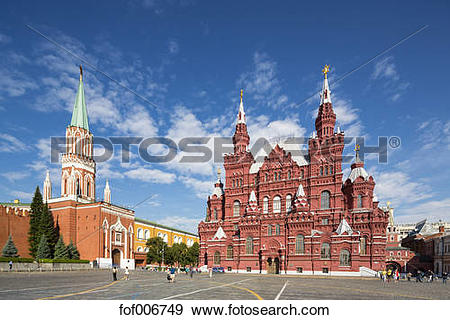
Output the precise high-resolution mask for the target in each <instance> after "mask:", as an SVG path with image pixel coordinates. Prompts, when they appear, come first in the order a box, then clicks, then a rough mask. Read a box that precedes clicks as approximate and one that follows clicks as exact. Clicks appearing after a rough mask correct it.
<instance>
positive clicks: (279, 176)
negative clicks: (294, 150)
mask: <svg viewBox="0 0 450 320" xmlns="http://www.w3.org/2000/svg"><path fill="white" fill-rule="evenodd" d="M278 180H281V171H280V172H278Z"/></svg>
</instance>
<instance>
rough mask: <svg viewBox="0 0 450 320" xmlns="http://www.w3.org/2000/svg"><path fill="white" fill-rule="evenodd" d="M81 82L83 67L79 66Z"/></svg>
mask: <svg viewBox="0 0 450 320" xmlns="http://www.w3.org/2000/svg"><path fill="white" fill-rule="evenodd" d="M82 80H83V67H82V66H81V64H80V81H82Z"/></svg>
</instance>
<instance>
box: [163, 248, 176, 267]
mask: <svg viewBox="0 0 450 320" xmlns="http://www.w3.org/2000/svg"><path fill="white" fill-rule="evenodd" d="M164 264H165V265H167V266H173V265H174V264H175V250H173V247H169V246H166V248H165V251H164Z"/></svg>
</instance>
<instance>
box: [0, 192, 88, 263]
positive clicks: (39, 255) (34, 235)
mask: <svg viewBox="0 0 450 320" xmlns="http://www.w3.org/2000/svg"><path fill="white" fill-rule="evenodd" d="M29 224H30V228H29V230H28V244H29V252H30V255H31V256H32V257H33V258H34V259H35V260H41V259H72V260H79V259H80V253H79V252H78V249H77V247H76V246H75V245H74V244H73V242H72V240H71V241H70V243H69V244H68V245H67V246H66V244H65V243H64V239H63V237H62V235H60V234H59V224H58V221H57V222H56V224H55V220H54V219H53V214H52V213H51V211H50V210H49V208H48V205H47V203H44V201H43V200H42V194H41V191H40V190H39V187H36V191H35V193H34V196H33V200H32V201H31V206H30V220H29ZM2 256H4V257H18V256H19V255H18V254H17V248H16V246H15V245H14V242H13V239H12V237H11V235H10V236H9V237H8V240H7V241H6V244H5V246H4V247H3V250H2Z"/></svg>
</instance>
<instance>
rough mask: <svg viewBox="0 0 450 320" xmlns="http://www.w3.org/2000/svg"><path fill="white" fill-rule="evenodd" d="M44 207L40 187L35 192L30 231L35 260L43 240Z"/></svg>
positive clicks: (30, 249) (31, 248)
mask: <svg viewBox="0 0 450 320" xmlns="http://www.w3.org/2000/svg"><path fill="white" fill-rule="evenodd" d="M43 207H44V203H43V201H42V195H41V191H40V190H39V186H37V187H36V191H35V192H34V196H33V201H32V202H31V211H30V222H29V224H30V229H29V231H28V243H29V246H30V247H29V251H30V255H31V256H32V257H33V258H36V254H37V250H38V247H39V241H40V239H41V237H40V235H41V233H40V222H41V214H42V209H43Z"/></svg>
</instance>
